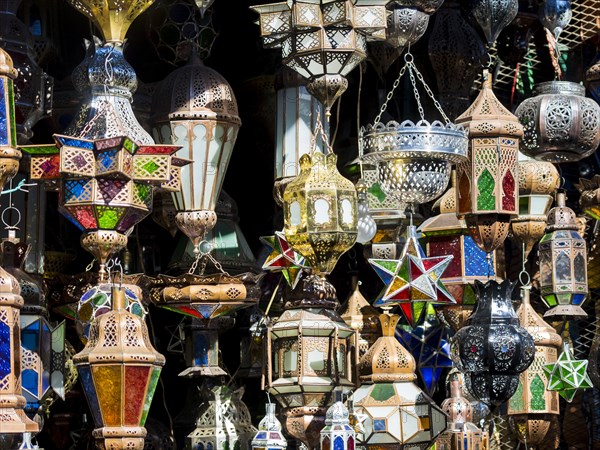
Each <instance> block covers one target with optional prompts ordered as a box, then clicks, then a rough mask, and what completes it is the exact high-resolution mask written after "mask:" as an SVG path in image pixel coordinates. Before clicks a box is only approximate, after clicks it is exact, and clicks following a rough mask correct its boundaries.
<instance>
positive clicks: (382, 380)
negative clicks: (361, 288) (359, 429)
mask: <svg viewBox="0 0 600 450" xmlns="http://www.w3.org/2000/svg"><path fill="white" fill-rule="evenodd" d="M398 319H399V316H397V315H388V314H382V315H381V316H380V317H379V320H380V322H381V330H382V336H381V337H380V338H379V339H378V340H377V341H376V342H375V344H373V346H372V347H371V348H370V349H369V351H368V352H367V353H366V354H365V355H364V356H363V357H362V358H361V360H360V364H359V367H360V374H361V375H360V380H361V383H362V384H361V385H360V387H359V388H358V389H357V390H356V391H355V392H354V395H353V402H354V408H355V411H356V413H357V414H362V415H364V416H365V420H364V421H363V423H362V426H363V428H364V433H363V434H362V437H359V445H361V446H363V447H364V448H366V449H372V450H376V449H391V450H400V449H403V448H404V449H408V448H410V449H413V448H414V449H428V448H429V447H430V446H431V445H432V443H433V441H434V440H435V439H436V438H437V437H438V436H439V435H440V434H441V433H442V432H443V431H444V430H445V429H446V415H445V414H444V413H443V412H442V410H441V409H440V408H438V406H437V405H436V404H435V403H434V402H433V400H431V399H430V398H429V397H428V396H427V394H425V393H424V392H423V391H422V390H421V389H420V388H419V387H418V386H417V385H416V384H415V383H414V380H415V379H416V375H415V373H414V370H415V360H414V358H413V357H412V355H411V354H410V353H409V352H408V351H407V350H406V349H405V348H404V347H402V345H400V343H399V342H398V340H397V339H396V338H395V337H394V330H395V328H396V324H397V323H398Z"/></svg>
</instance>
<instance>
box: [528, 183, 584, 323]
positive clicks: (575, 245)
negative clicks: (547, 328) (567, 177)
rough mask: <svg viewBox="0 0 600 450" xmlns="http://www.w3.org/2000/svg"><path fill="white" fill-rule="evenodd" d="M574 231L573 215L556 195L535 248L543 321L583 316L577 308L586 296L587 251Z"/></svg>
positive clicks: (563, 195) (562, 199)
mask: <svg viewBox="0 0 600 450" xmlns="http://www.w3.org/2000/svg"><path fill="white" fill-rule="evenodd" d="M577 230H578V225H577V221H576V218H575V213H574V212H573V210H572V209H571V208H568V207H567V206H566V196H565V193H564V192H558V194H557V195H556V206H555V207H554V208H552V209H551V210H550V212H549V213H548V226H547V227H546V234H545V235H544V237H543V238H542V240H541V241H540V245H539V257H540V293H541V296H542V299H543V300H544V303H546V305H547V306H548V307H549V308H551V309H550V310H549V311H548V312H546V314H544V317H549V316H574V317H577V316H583V317H585V316H587V314H586V313H585V311H584V310H583V308H581V305H582V304H583V302H584V301H585V299H586V297H587V294H588V284H587V248H586V243H585V240H584V239H583V238H582V237H581V235H580V234H579V232H578V231H577Z"/></svg>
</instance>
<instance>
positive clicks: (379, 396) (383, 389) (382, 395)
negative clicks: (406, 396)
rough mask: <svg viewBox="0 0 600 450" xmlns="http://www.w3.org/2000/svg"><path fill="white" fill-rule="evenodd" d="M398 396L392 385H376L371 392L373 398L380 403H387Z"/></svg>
mask: <svg viewBox="0 0 600 450" xmlns="http://www.w3.org/2000/svg"><path fill="white" fill-rule="evenodd" d="M395 394H396V391H395V390H394V386H393V385H392V384H388V383H385V384H376V385H375V386H373V390H372V391H371V398H373V399H374V400H377V401H378V402H385V401H386V400H388V399H389V398H391V397H393V396H394V395H395Z"/></svg>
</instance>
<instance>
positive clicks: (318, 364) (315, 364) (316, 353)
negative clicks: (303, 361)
mask: <svg viewBox="0 0 600 450" xmlns="http://www.w3.org/2000/svg"><path fill="white" fill-rule="evenodd" d="M308 365H309V366H310V367H311V368H312V370H315V371H317V370H324V369H325V354H324V353H323V352H322V351H320V350H312V351H310V352H308Z"/></svg>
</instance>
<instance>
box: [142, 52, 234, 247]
mask: <svg viewBox="0 0 600 450" xmlns="http://www.w3.org/2000/svg"><path fill="white" fill-rule="evenodd" d="M153 109H154V111H155V118H154V134H155V138H156V139H157V140H158V141H160V142H163V143H173V144H174V145H178V146H179V147H182V150H180V151H179V152H178V153H177V156H178V157H180V158H185V159H188V160H191V161H192V163H191V164H190V165H188V166H185V167H183V168H182V169H181V190H180V191H176V192H175V193H174V194H173V200H174V203H175V208H176V209H177V211H178V213H177V215H176V216H175V221H176V223H177V226H178V227H179V229H181V231H183V232H184V233H185V235H186V236H188V237H189V238H190V240H191V241H192V242H193V244H194V246H195V252H196V253H198V252H199V248H198V246H199V245H200V241H202V239H203V238H204V236H205V235H206V233H207V232H208V231H209V230H210V229H212V228H213V227H214V225H215V224H216V221H217V215H216V214H215V206H216V204H217V200H218V198H219V194H220V193H221V187H222V186H223V180H224V178H225V172H226V171H227V166H228V164H229V159H230V158H231V153H232V151H233V146H234V144H235V141H236V138H237V134H238V130H239V128H240V125H241V121H240V118H239V116H238V108H237V102H236V100H235V95H234V94H233V90H232V89H231V86H230V85H229V83H228V82H227V80H225V78H223V76H222V75H220V74H219V73H218V72H216V71H215V70H213V69H211V68H209V67H206V66H205V65H204V64H203V62H202V61H201V60H200V58H199V57H198V56H197V55H196V54H192V56H191V58H190V60H189V61H188V63H187V64H186V65H185V66H183V67H180V68H179V69H176V70H174V71H173V72H171V73H170V74H169V76H167V78H166V79H165V80H164V81H163V82H162V84H161V86H160V88H159V89H158V90H157V91H156V93H155V94H154V102H153Z"/></svg>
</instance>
